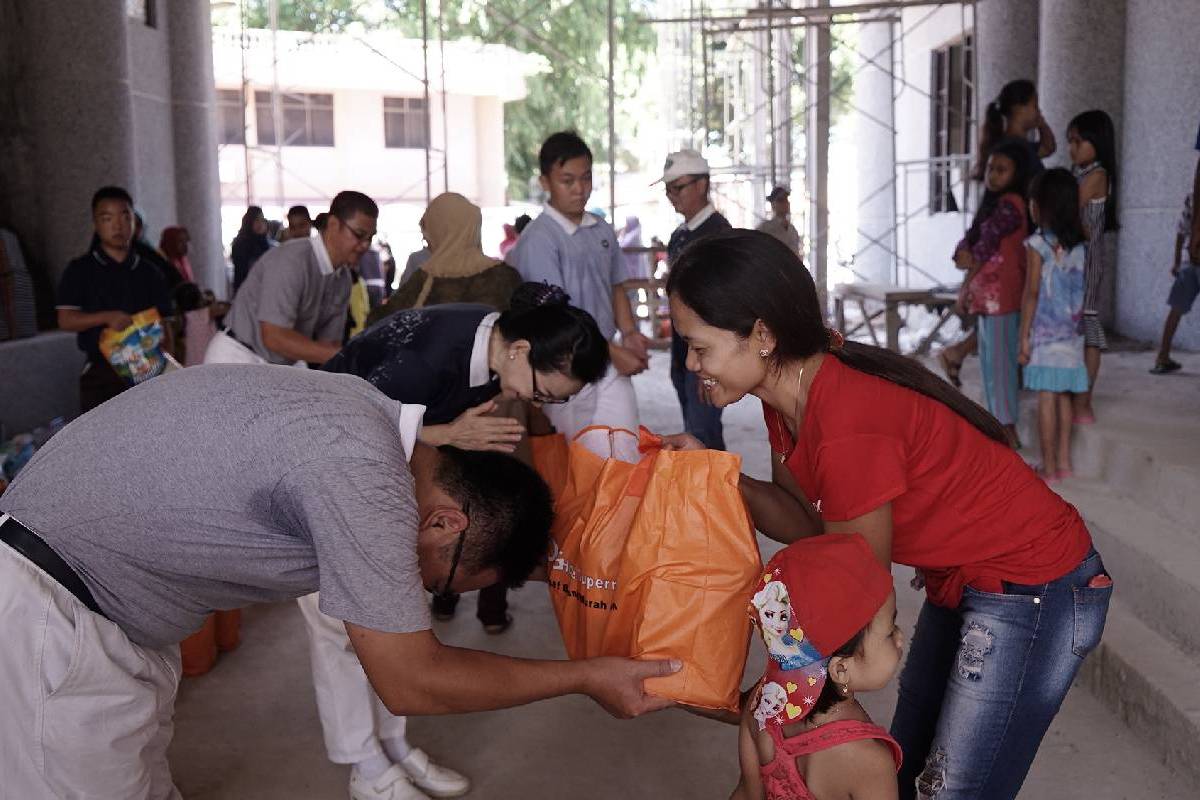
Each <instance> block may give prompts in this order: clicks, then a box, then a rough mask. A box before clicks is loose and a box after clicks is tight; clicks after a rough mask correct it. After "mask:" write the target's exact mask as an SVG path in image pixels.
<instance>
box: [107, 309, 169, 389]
mask: <svg viewBox="0 0 1200 800" xmlns="http://www.w3.org/2000/svg"><path fill="white" fill-rule="evenodd" d="M132 318H133V324H132V325H130V326H129V327H128V328H126V329H125V330H123V331H113V330H111V329H109V328H105V329H104V332H103V333H101V334H100V352H101V353H103V354H104V357H105V358H106V359H108V363H109V364H112V368H113V369H114V370H116V373H117V374H118V375H120V376H121V377H122V378H124V379H125V380H126V381H128V382H129V383H131V384H139V383H141V382H143V381H147V380H149V379H151V378H153V377H155V376H156V375H161V374H162V373H163V372H166V371H167V370H168V368H169V365H171V364H173V363H176V362H175V360H174V359H173V358H171V356H170V355H169V354H168V353H167V352H166V351H165V350H164V349H163V346H162V340H163V323H162V319H161V318H160V317H159V315H158V309H156V308H148V309H146V310H145V311H139V312H137V313H136V314H134V315H132ZM176 366H177V364H176Z"/></svg>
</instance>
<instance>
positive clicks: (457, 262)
mask: <svg viewBox="0 0 1200 800" xmlns="http://www.w3.org/2000/svg"><path fill="white" fill-rule="evenodd" d="M482 227H483V212H481V211H480V210H479V206H477V205H475V204H474V203H472V202H471V201H470V200H468V199H467V198H465V197H463V196H462V195H461V194H457V193H455V192H446V193H445V194H440V195H438V196H437V197H435V198H433V201H432V202H430V204H429V208H427V209H426V210H425V216H423V217H421V232H422V233H423V234H424V235H425V241H426V242H427V243H428V244H429V251H430V253H431V254H432V255H430V257H429V260H428V261H426V262H425V263H424V264H422V265H421V268H420V269H418V270H417V271H416V272H415V273H413V276H412V277H411V278H409V279H408V280H407V281H405V282H404V283H402V284H401V285H400V288H399V289H397V290H396V293H395V294H393V295H392V296H391V298H389V299H388V301H387V303H385V304H384V305H382V306H380V307H379V308H376V309H375V310H374V311H373V312H372V313H371V316H370V318H369V319H368V320H367V322H368V324H373V323H375V322H376V321H378V320H380V319H382V318H383V317H385V316H387V315H388V314H391V313H393V312H395V311H400V310H402V309H405V308H421V307H423V306H435V305H443V304H445V303H483V304H484V305H488V306H491V307H492V308H495V309H498V310H503V309H505V308H507V307H508V298H509V297H511V296H512V293H513V290H514V289H516V288H517V287H518V286H520V285H521V276H520V275H518V274H517V271H516V270H515V269H513V268H512V267H510V266H508V265H507V264H505V263H504V262H502V261H497V260H496V259H494V258H492V257H491V256H487V255H484V252H483V247H482V245H481V243H480V242H481V238H480V228H482Z"/></svg>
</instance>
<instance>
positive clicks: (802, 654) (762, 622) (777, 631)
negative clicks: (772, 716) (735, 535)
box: [750, 575, 823, 670]
mask: <svg viewBox="0 0 1200 800" xmlns="http://www.w3.org/2000/svg"><path fill="white" fill-rule="evenodd" d="M770 578H771V576H770V575H766V576H764V580H765V581H766V583H765V585H764V586H763V587H762V588H761V589H759V590H758V592H756V593H755V595H754V597H753V598H752V599H751V601H750V603H751V605H753V606H754V608H756V609H757V610H758V627H759V630H760V631H761V632H762V637H763V642H765V643H766V645H767V653H768V654H769V655H770V656H771V658H772V659H774V660H775V661H776V662H777V663H778V664H779V668H780V669H783V670H791V669H799V668H801V667H804V666H807V665H808V664H811V663H813V662H814V661H821V660H823V657H822V656H821V654H820V653H818V652H817V649H816V648H815V647H813V646H812V644H811V643H809V642H808V641H806V640H805V639H804V631H803V630H802V629H800V628H798V627H793V626H792V601H791V598H789V597H788V590H787V586H785V585H784V584H783V581H778V580H771V579H770Z"/></svg>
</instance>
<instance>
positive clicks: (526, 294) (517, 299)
mask: <svg viewBox="0 0 1200 800" xmlns="http://www.w3.org/2000/svg"><path fill="white" fill-rule="evenodd" d="M570 304H571V296H570V295H569V294H567V293H566V292H564V291H563V289H562V287H561V286H555V285H553V284H551V283H546V282H545V281H542V282H541V283H534V282H532V281H530V282H526V283H522V284H521V285H520V286H518V287H517V288H516V289H514V290H513V293H512V298H511V299H510V300H509V301H508V306H509V308H511V309H512V310H513V311H528V310H530V309H533V308H537V307H538V306H566V305H570Z"/></svg>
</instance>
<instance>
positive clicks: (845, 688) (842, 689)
mask: <svg viewBox="0 0 1200 800" xmlns="http://www.w3.org/2000/svg"><path fill="white" fill-rule="evenodd" d="M838 691H839V692H841V693H842V696H843V697H847V696H849V694H850V687H849V686H847V685H846V684H844V683H843V684H841V685H840V686H838Z"/></svg>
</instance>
